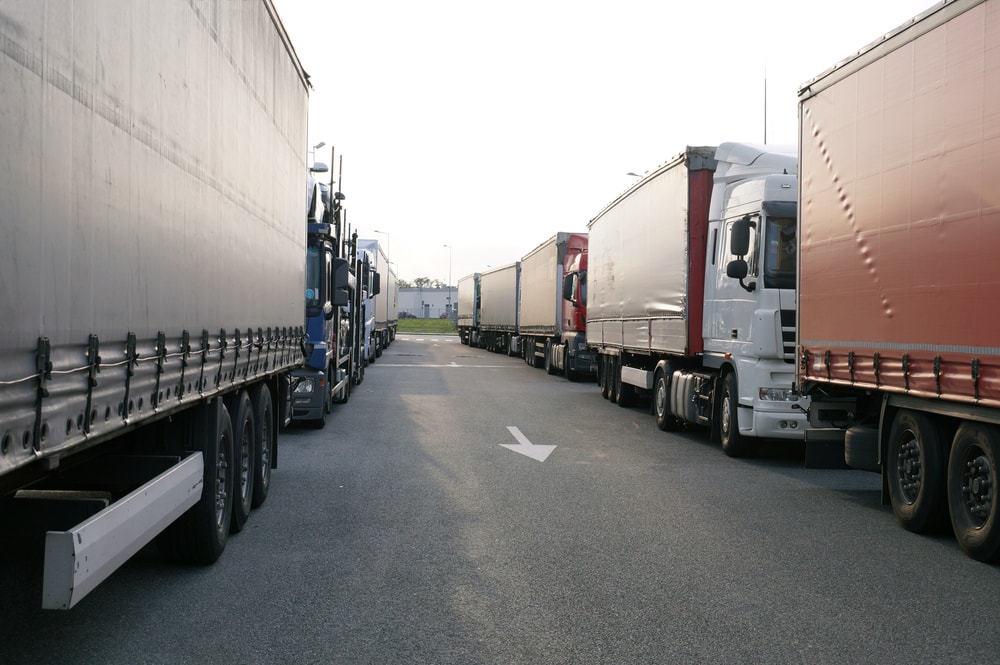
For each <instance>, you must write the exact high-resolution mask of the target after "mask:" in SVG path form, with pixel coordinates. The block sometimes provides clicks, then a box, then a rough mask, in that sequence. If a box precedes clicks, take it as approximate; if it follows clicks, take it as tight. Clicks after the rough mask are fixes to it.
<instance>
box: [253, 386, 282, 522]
mask: <svg viewBox="0 0 1000 665" xmlns="http://www.w3.org/2000/svg"><path fill="white" fill-rule="evenodd" d="M250 401H251V402H252V403H253V418H254V424H255V425H256V430H255V437H254V443H255V445H256V453H257V454H256V462H255V464H254V475H253V503H252V506H253V507H254V508H259V507H260V506H261V505H262V504H263V503H264V500H265V499H267V492H268V490H270V488H271V466H272V465H273V464H274V460H275V457H274V451H275V450H276V449H277V445H278V432H277V430H276V429H275V427H274V401H273V399H272V398H271V390H270V389H269V388H268V387H267V384H266V383H264V382H261V383H259V384H257V385H256V386H255V387H254V388H253V389H252V390H251V391H250Z"/></svg>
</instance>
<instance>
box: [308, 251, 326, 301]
mask: <svg viewBox="0 0 1000 665" xmlns="http://www.w3.org/2000/svg"><path fill="white" fill-rule="evenodd" d="M322 277H323V268H322V264H321V262H320V255H319V249H318V248H316V247H310V248H309V249H308V251H307V252H306V309H307V310H310V311H311V310H315V309H318V308H319V307H320V305H321V300H322V297H323V295H322V289H321V288H320V286H321V284H320V282H321V280H322Z"/></svg>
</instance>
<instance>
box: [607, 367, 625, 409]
mask: <svg viewBox="0 0 1000 665" xmlns="http://www.w3.org/2000/svg"><path fill="white" fill-rule="evenodd" d="M618 360H619V357H618V356H610V357H609V358H608V369H609V370H610V376H609V377H608V382H609V384H610V385H609V386H608V390H609V394H608V399H609V400H610V401H612V402H613V403H615V404H617V403H618V395H619V394H620V392H621V389H622V373H621V365H620V364H619V362H618Z"/></svg>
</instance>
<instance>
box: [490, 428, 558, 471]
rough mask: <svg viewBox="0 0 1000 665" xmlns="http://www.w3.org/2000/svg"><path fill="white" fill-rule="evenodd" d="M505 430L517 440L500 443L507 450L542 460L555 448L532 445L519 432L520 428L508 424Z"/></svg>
mask: <svg viewBox="0 0 1000 665" xmlns="http://www.w3.org/2000/svg"><path fill="white" fill-rule="evenodd" d="M507 431H509V432H510V434H511V436H513V437H514V438H515V439H516V440H517V443H516V444H515V443H501V444H500V445H501V446H503V447H504V448H507V449H509V450H513V451H514V452H515V453H521V454H522V455H527V456H528V457H530V458H531V459H533V460H538V461H539V462H544V461H545V460H546V458H547V457H548V456H549V455H551V454H552V451H553V450H555V449H556V447H555V446H536V445H534V444H533V443H531V441H528V437H526V436H525V435H523V434H521V430H519V429H518V428H516V427H512V426H510V425H508V426H507Z"/></svg>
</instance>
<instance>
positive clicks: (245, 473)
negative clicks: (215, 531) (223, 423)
mask: <svg viewBox="0 0 1000 665" xmlns="http://www.w3.org/2000/svg"><path fill="white" fill-rule="evenodd" d="M230 406H231V409H230V412H229V413H230V415H231V416H232V420H233V461H234V462H235V466H234V471H233V519H232V521H231V522H230V524H229V529H230V531H232V533H239V532H240V531H242V530H243V527H244V526H245V525H246V523H247V520H249V519H250V510H251V509H252V508H253V486H254V477H255V476H256V474H257V471H256V468H255V467H256V466H257V464H256V462H257V457H258V453H257V446H256V441H257V435H258V432H257V425H256V424H255V421H254V412H253V403H252V402H251V401H250V396H249V395H247V394H246V392H240V393H239V394H238V395H237V396H236V397H235V398H234V399H233V402H232V404H231V405H230Z"/></svg>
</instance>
